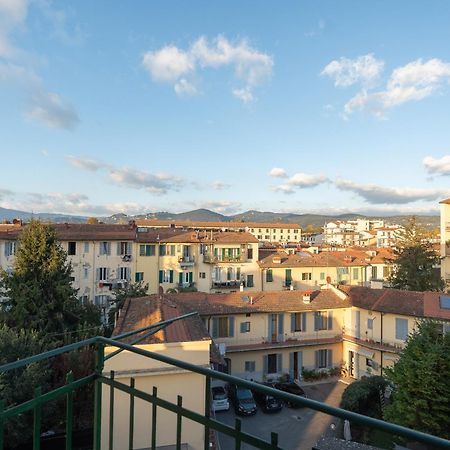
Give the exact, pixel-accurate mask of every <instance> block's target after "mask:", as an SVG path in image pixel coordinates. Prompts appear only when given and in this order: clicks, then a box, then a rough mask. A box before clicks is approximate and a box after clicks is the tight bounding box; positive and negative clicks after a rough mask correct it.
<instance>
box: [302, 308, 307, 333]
mask: <svg viewBox="0 0 450 450" xmlns="http://www.w3.org/2000/svg"><path fill="white" fill-rule="evenodd" d="M306 314H307V313H305V312H304V313H302V331H303V333H305V332H306V317H307V315H306Z"/></svg>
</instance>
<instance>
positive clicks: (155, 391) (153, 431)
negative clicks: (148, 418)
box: [0, 386, 158, 450]
mask: <svg viewBox="0 0 450 450" xmlns="http://www.w3.org/2000/svg"><path fill="white" fill-rule="evenodd" d="M153 397H154V398H157V397H158V388H157V387H156V386H153ZM156 408H157V405H156V402H153V403H152V450H156ZM0 450H1V449H0Z"/></svg>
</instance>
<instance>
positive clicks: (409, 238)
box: [389, 217, 444, 291]
mask: <svg viewBox="0 0 450 450" xmlns="http://www.w3.org/2000/svg"><path fill="white" fill-rule="evenodd" d="M389 262H393V263H394V264H395V266H394V271H393V273H392V275H391V277H390V279H389V281H390V283H391V284H392V286H393V287H394V288H397V289H407V290H410V291H441V290H443V289H444V282H443V280H442V279H441V276H440V273H439V270H438V269H437V267H438V266H439V265H440V258H439V255H437V254H436V252H435V251H434V250H433V247H432V244H431V242H430V234H429V232H428V231H427V230H426V229H425V228H424V227H422V226H420V225H419V224H418V223H417V222H416V219H415V217H413V218H411V219H410V220H409V221H408V223H407V224H406V225H405V227H404V228H403V229H402V230H400V231H399V233H398V237H397V241H396V248H395V249H394V259H393V260H392V261H389Z"/></svg>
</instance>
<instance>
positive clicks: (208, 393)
mask: <svg viewBox="0 0 450 450" xmlns="http://www.w3.org/2000/svg"><path fill="white" fill-rule="evenodd" d="M205 381H206V383H205V417H206V418H207V419H208V420H209V418H210V416H211V377H210V376H209V375H206V380H205ZM204 450H209V426H208V425H205V445H204Z"/></svg>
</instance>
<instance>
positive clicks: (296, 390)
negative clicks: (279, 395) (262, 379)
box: [274, 382, 308, 408]
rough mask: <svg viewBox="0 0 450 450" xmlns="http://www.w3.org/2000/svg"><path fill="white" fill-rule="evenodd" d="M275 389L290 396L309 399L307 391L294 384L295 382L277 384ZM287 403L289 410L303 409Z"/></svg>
mask: <svg viewBox="0 0 450 450" xmlns="http://www.w3.org/2000/svg"><path fill="white" fill-rule="evenodd" d="M274 388H275V389H279V390H280V391H283V392H288V393H289V394H294V395H298V396H299V397H303V398H308V397H307V396H306V393H305V391H304V390H303V389H302V388H301V387H300V386H299V385H298V384H297V383H294V382H289V383H275V384H274ZM285 403H286V405H287V406H288V407H289V408H301V407H302V406H301V405H296V404H294V403H292V402H289V401H288V402H285Z"/></svg>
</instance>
